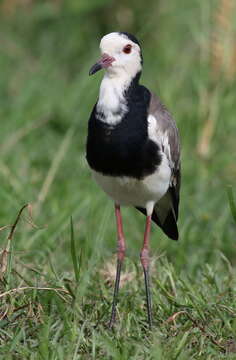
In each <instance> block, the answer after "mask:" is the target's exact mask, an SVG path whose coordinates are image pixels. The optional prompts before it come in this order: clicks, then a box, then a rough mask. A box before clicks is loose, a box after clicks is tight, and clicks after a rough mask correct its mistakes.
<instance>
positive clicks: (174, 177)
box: [148, 94, 181, 239]
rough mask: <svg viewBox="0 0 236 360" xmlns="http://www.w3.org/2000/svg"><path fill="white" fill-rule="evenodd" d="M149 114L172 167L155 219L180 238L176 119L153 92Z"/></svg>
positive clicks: (178, 160) (169, 233) (179, 179)
mask: <svg viewBox="0 0 236 360" xmlns="http://www.w3.org/2000/svg"><path fill="white" fill-rule="evenodd" d="M148 113H149V115H152V116H153V117H155V119H156V123H157V130H156V131H157V134H156V136H157V138H158V141H159V143H160V145H161V150H162V151H163V152H164V153H165V154H166V156H167V159H168V161H169V166H170V168H171V180H170V186H169V189H168V191H167V193H166V194H165V196H164V197H163V198H162V199H161V200H160V201H159V203H158V204H157V205H156V206H155V211H154V214H153V220H154V221H155V222H156V223H158V225H159V226H161V228H162V230H163V231H164V232H165V233H166V234H167V235H168V236H169V237H171V238H172V239H177V238H178V229H177V224H176V222H177V220H178V208H179V192H180V181H181V168H180V141H179V134H178V129H177V127H176V124H175V121H174V119H173V118H172V116H171V115H170V113H169V112H168V110H167V109H166V107H165V106H164V105H163V104H162V103H161V101H160V99H159V98H158V97H157V96H155V95H154V94H151V100H150V105H149V112H148Z"/></svg>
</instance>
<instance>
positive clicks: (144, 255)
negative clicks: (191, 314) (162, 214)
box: [140, 216, 152, 329]
mask: <svg viewBox="0 0 236 360" xmlns="http://www.w3.org/2000/svg"><path fill="white" fill-rule="evenodd" d="M151 222H152V216H147V218H146V228H145V233H144V241H143V248H142V250H141V253H140V259H141V263H142V266H143V273H144V280H145V290H146V301H147V313H148V323H149V328H150V329H151V328H152V302H151V292H150V284H149V262H150V259H149V240H150V230H151Z"/></svg>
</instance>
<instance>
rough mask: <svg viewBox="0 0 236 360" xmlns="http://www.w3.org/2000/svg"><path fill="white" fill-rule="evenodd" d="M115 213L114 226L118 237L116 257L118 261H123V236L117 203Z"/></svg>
mask: <svg viewBox="0 0 236 360" xmlns="http://www.w3.org/2000/svg"><path fill="white" fill-rule="evenodd" d="M115 214H116V226H117V237H118V249H117V257H118V259H119V260H120V261H123V260H124V257H125V238H124V232H123V224H122V217H121V211H120V206H119V205H115Z"/></svg>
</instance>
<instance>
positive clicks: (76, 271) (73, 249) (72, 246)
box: [70, 217, 79, 284]
mask: <svg viewBox="0 0 236 360" xmlns="http://www.w3.org/2000/svg"><path fill="white" fill-rule="evenodd" d="M70 251H71V258H72V262H73V268H74V274H75V280H76V282H77V284H78V282H79V264H78V259H77V255H76V245H75V237H74V226H73V219H72V217H71V218H70Z"/></svg>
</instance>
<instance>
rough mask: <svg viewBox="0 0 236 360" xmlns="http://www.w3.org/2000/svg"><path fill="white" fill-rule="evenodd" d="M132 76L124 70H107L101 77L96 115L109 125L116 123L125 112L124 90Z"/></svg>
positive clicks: (126, 109)
mask: <svg viewBox="0 0 236 360" xmlns="http://www.w3.org/2000/svg"><path fill="white" fill-rule="evenodd" d="M131 81H132V77H130V75H128V74H127V73H126V72H123V71H122V72H120V73H119V74H117V73H115V72H110V71H107V72H106V73H105V75H104V77H103V79H102V82H101V86H100V92H99V99H98V103H97V107H96V110H97V117H98V118H99V120H100V121H103V122H105V123H107V124H109V125H111V126H113V125H116V124H118V123H119V122H120V121H121V120H122V118H123V116H124V115H125V114H126V113H127V111H128V108H127V102H126V99H125V96H124V95H125V90H127V89H128V87H129V85H130V83H131Z"/></svg>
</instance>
